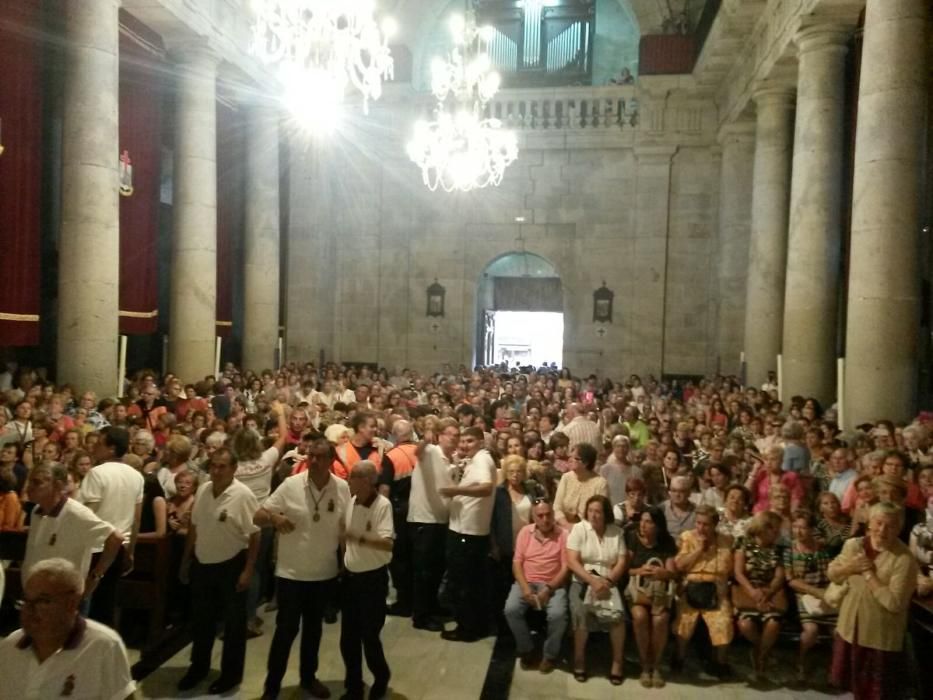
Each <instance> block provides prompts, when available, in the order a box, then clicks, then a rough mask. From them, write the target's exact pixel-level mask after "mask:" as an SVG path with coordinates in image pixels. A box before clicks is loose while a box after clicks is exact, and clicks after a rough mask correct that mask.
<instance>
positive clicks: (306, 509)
mask: <svg viewBox="0 0 933 700" xmlns="http://www.w3.org/2000/svg"><path fill="white" fill-rule="evenodd" d="M349 505H350V487H349V486H348V485H347V482H346V481H344V480H343V479H338V478H337V477H335V476H334V475H333V474H330V475H329V478H328V480H327V483H326V484H325V485H324V488H323V489H318V488H317V486H315V485H314V482H313V481H311V475H310V474H309V472H306V471H305V472H301V473H300V474H295V475H294V476H290V477H288V478H287V479H286V480H285V481H283V482H282V484H281V485H280V486H279V487H278V488H277V489H276V490H275V492H274V493H273V494H272V495H271V496H269V498H267V499H266V502H265V503H264V504H263V506H262V507H263V508H264V509H265V510H267V511H268V512H269V513H273V514H276V515H284V516H285V517H286V518H288V519H289V520H290V521H291V522H292V523H293V524H294V525H295V529H294V530H292V531H291V532H289V533H288V534H287V535H283V534H281V533H280V534H279V549H278V560H277V561H276V565H275V575H276V576H280V577H282V578H287V579H290V580H292V581H329V580H330V579H332V578H336V577H337V569H338V566H337V564H338V561H337V550H338V549H339V548H340V536H341V535H342V534H343V528H344V526H345V524H344V523H345V521H344V518H345V516H346V512H347V508H348V507H349ZM315 514H317V515H318V519H317V520H315V519H314V515H315Z"/></svg>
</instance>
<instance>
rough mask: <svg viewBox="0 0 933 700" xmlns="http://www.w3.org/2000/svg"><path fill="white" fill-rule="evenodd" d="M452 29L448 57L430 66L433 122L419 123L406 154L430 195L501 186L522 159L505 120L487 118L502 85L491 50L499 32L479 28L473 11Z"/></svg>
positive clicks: (457, 18)
mask: <svg viewBox="0 0 933 700" xmlns="http://www.w3.org/2000/svg"><path fill="white" fill-rule="evenodd" d="M450 30H451V34H452V35H453V39H454V48H453V50H452V51H451V53H450V58H449V59H448V60H446V61H445V60H443V59H439V58H438V59H435V60H434V62H433V63H432V65H431V92H433V93H434V97H435V98H436V99H437V107H436V109H435V119H434V121H419V122H417V123H416V124H415V131H414V136H413V138H412V140H411V141H410V142H409V144H408V156H409V158H411V160H412V161H414V162H415V164H416V165H418V167H420V168H421V175H422V179H423V180H424V184H425V185H427V186H428V188H429V189H430V190H431V191H432V192H433V191H435V190H437V188H438V187H440V188H441V189H443V190H444V191H446V192H453V191H454V190H460V191H461V192H469V191H470V190H474V189H479V188H482V187H488V186H489V185H493V186H496V185H499V183H501V182H502V177H503V175H504V174H505V169H506V168H507V167H508V166H509V165H510V164H511V163H512V161H514V160H515V159H516V158H517V157H518V142H517V139H516V136H515V134H514V133H513V132H511V131H508V130H505V129H503V128H502V122H500V121H499V120H498V119H494V118H492V117H487V116H486V104H487V103H488V102H489V100H491V99H492V97H493V96H494V95H495V94H496V92H498V90H499V83H500V78H499V74H498V73H496V72H495V71H494V70H492V62H491V61H490V60H489V52H488V49H489V43H490V41H492V38H493V36H494V35H495V30H494V29H493V28H492V27H477V26H476V15H475V12H474V11H473V10H472V8H471V9H470V10H468V11H467V13H466V17H465V18H464V17H461V16H459V15H457V16H455V17H453V19H452V20H451V23H450Z"/></svg>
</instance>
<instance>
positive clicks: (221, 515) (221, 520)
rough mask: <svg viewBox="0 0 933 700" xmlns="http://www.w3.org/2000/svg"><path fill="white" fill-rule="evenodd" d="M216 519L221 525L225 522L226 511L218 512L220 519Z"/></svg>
mask: <svg viewBox="0 0 933 700" xmlns="http://www.w3.org/2000/svg"><path fill="white" fill-rule="evenodd" d="M217 519H218V520H219V521H220V522H222V523H225V522H227V510H226V509H224V510H222V511H220V517H219V518H217Z"/></svg>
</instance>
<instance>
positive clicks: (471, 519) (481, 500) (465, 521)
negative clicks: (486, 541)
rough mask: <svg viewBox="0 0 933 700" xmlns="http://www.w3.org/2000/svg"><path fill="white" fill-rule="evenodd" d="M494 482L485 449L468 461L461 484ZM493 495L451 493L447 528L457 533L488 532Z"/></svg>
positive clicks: (491, 460)
mask: <svg viewBox="0 0 933 700" xmlns="http://www.w3.org/2000/svg"><path fill="white" fill-rule="evenodd" d="M476 484H492V485H493V486H495V484H496V463H495V462H494V461H493V459H492V455H491V454H489V451H488V450H480V451H479V452H477V453H476V454H475V455H473V458H472V459H471V460H470V461H469V462H467V464H466V467H465V468H464V470H463V478H462V479H460V486H475V485H476ZM495 500H496V499H495V494H494V493H490V494H489V495H488V496H482V497H477V496H454V497H453V498H452V499H451V501H450V529H451V530H453V531H454V532H456V533H458V534H460V535H480V536H485V535H488V534H489V526H490V523H491V522H492V507H493V505H494V503H495Z"/></svg>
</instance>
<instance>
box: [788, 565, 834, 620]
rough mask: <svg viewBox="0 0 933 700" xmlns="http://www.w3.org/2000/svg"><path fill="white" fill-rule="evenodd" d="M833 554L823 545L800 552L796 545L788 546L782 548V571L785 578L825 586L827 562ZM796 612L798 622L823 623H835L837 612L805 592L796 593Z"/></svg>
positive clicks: (827, 577)
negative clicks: (814, 549)
mask: <svg viewBox="0 0 933 700" xmlns="http://www.w3.org/2000/svg"><path fill="white" fill-rule="evenodd" d="M834 558H835V555H832V554H830V552H829V551H828V550H827V549H826V548H825V547H818V548H817V550H816V551H815V552H802V551H800V550H798V549H797V547H788V548H787V549H786V550H784V571H785V573H786V574H787V580H788V581H790V580H794V579H796V580H799V581H803V582H804V583H806V584H809V585H811V586H814V587H816V588H826V587H827V586H828V585H829V575H828V574H827V571H828V570H829V562H831V561H832V560H833V559H834ZM795 596H796V598H797V614H798V616H799V617H800V622H816V623H818V624H824V625H835V624H836V617H837V615H838V613H837V612H836V611H835V610H832V609H831V608H829V606H827V605H826V604H825V603H823V604H822V605H821V604H820V603H822V601H821V600H820V599H818V598H816V597H815V596H812V595H810V594H807V593H796V592H795Z"/></svg>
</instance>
